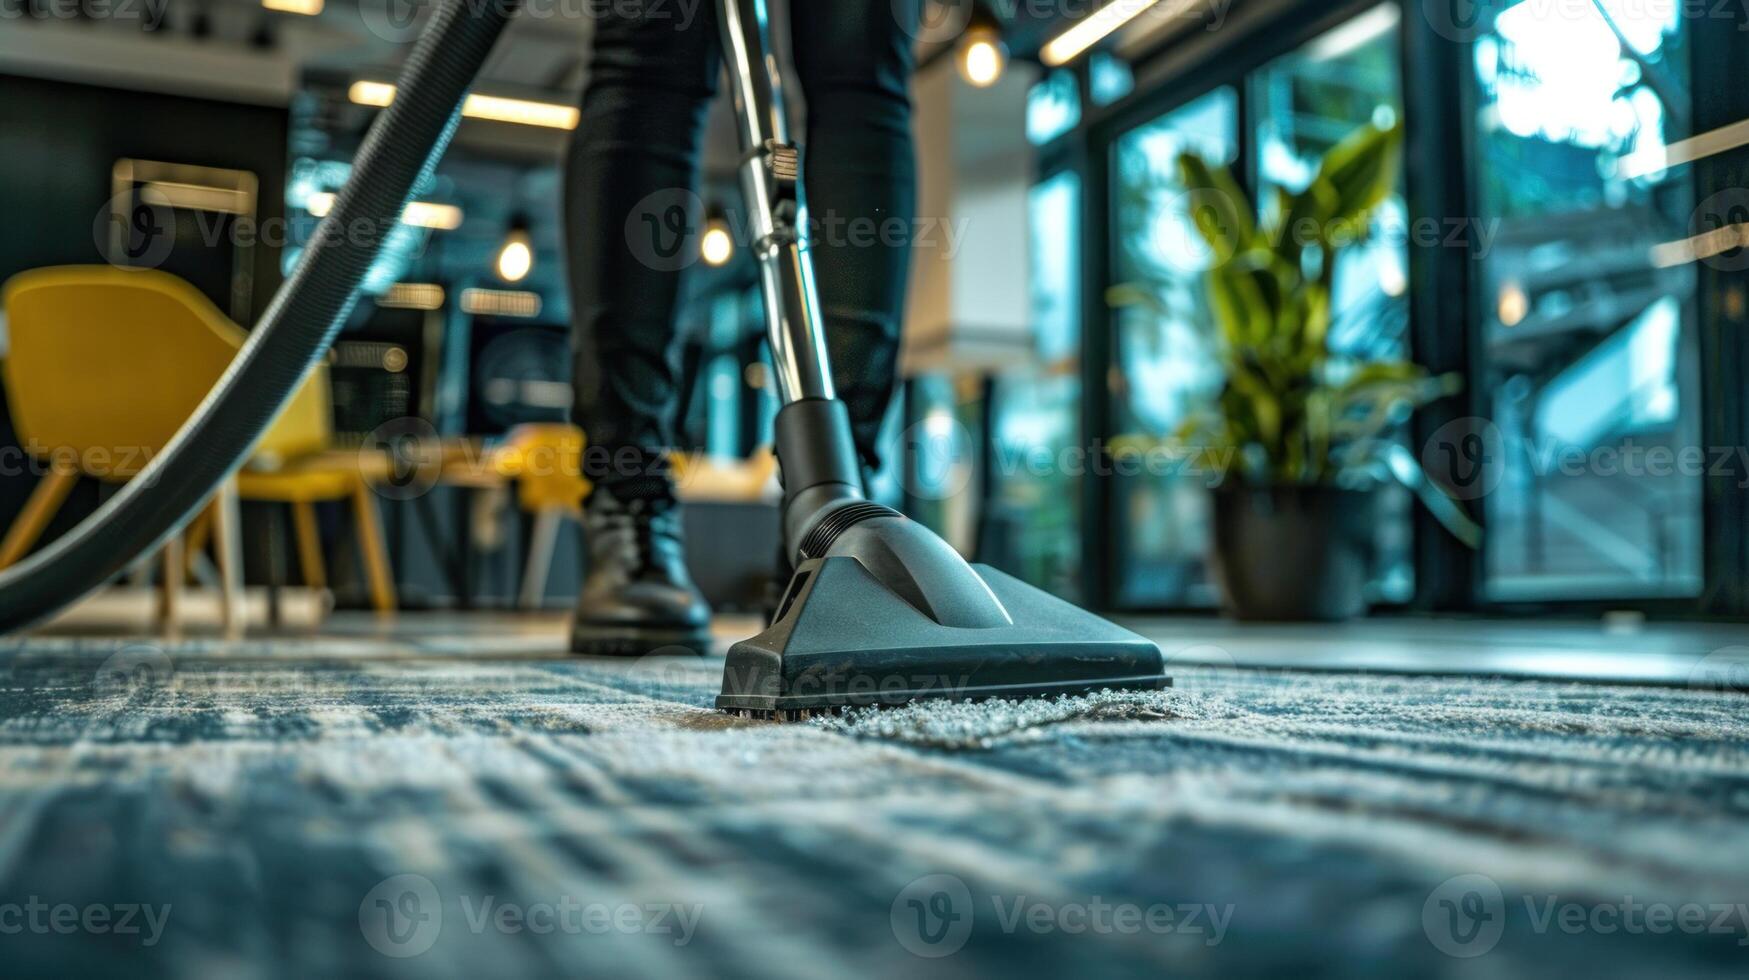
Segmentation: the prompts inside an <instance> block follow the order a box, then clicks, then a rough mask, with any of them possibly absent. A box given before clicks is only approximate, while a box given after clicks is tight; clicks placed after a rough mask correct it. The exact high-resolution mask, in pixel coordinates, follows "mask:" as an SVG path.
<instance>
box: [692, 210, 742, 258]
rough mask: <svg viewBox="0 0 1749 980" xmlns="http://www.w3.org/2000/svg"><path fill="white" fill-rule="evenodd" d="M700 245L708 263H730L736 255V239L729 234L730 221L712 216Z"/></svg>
mask: <svg viewBox="0 0 1749 980" xmlns="http://www.w3.org/2000/svg"><path fill="white" fill-rule="evenodd" d="M698 245H699V251H700V252H702V253H703V254H704V261H705V264H706V265H713V266H722V265H728V264H729V259H731V258H733V257H734V255H735V239H734V237H733V236H731V235H730V234H729V225H728V222H726V221H724V220H723V219H721V218H712V219H711V221H710V224H708V225H706V226H705V229H704V237H703V238H702V239H700V240H699V243H698Z"/></svg>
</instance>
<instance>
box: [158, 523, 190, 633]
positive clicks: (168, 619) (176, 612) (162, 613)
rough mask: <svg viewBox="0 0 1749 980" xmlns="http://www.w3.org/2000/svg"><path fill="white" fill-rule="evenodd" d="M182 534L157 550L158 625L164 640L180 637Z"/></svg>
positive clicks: (183, 567)
mask: <svg viewBox="0 0 1749 980" xmlns="http://www.w3.org/2000/svg"><path fill="white" fill-rule="evenodd" d="M186 569H187V566H186V565H185V564H184V562H183V557H182V535H180V534H179V535H177V536H175V537H173V538H171V539H170V540H168V541H166V542H164V547H163V548H161V549H159V551H158V589H159V593H158V626H159V628H160V629H161V630H162V631H163V633H164V638H165V639H166V640H177V639H181V637H182V576H183V573H184V571H185V570H186Z"/></svg>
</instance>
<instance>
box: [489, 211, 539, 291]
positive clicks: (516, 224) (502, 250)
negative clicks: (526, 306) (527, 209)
mask: <svg viewBox="0 0 1749 980" xmlns="http://www.w3.org/2000/svg"><path fill="white" fill-rule="evenodd" d="M496 265H497V267H498V278H500V279H502V280H504V281H505V282H521V281H522V280H524V279H527V278H528V274H529V272H530V271H531V270H532V269H534V245H533V243H532V242H531V241H530V240H529V237H528V219H527V218H524V217H521V216H517V217H514V218H511V219H510V229H509V232H508V234H506V235H505V236H504V244H503V245H501V246H499V248H498V260H497V263H496Z"/></svg>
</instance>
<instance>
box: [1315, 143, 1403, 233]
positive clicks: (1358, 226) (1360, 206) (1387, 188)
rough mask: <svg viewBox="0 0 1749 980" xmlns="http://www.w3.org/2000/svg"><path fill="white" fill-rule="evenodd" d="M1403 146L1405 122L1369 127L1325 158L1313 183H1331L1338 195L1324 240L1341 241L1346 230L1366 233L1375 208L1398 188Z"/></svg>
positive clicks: (1334, 149)
mask: <svg viewBox="0 0 1749 980" xmlns="http://www.w3.org/2000/svg"><path fill="white" fill-rule="evenodd" d="M1402 146H1403V127H1402V124H1401V123H1397V124H1393V125H1392V126H1391V127H1390V128H1389V129H1380V128H1379V127H1377V126H1372V125H1368V126H1363V127H1361V128H1360V129H1359V130H1357V131H1355V132H1354V133H1352V134H1350V135H1349V136H1348V137H1347V138H1345V139H1343V140H1342V142H1340V143H1338V144H1336V145H1335V146H1334V147H1332V148H1331V149H1330V152H1329V153H1328V154H1326V155H1325V157H1324V162H1323V165H1322V166H1321V167H1319V169H1318V176H1317V178H1316V179H1314V181H1313V184H1314V185H1316V184H1319V183H1323V182H1328V183H1329V185H1330V187H1331V189H1332V190H1333V191H1334V193H1335V195H1336V203H1335V206H1334V208H1332V210H1331V211H1330V213H1329V215H1328V222H1329V224H1328V225H1327V226H1326V228H1325V230H1324V233H1323V234H1322V236H1321V237H1322V239H1323V240H1324V241H1326V242H1329V241H1331V240H1338V241H1339V240H1340V235H1339V234H1338V233H1339V232H1342V231H1344V230H1345V229H1347V230H1348V231H1350V232H1351V233H1355V234H1358V233H1360V232H1363V231H1364V230H1365V225H1366V223H1367V220H1368V219H1369V218H1370V216H1371V214H1372V211H1373V209H1374V208H1376V207H1378V206H1379V203H1380V202H1382V201H1384V199H1385V198H1387V197H1389V196H1390V194H1391V192H1392V191H1393V190H1395V189H1396V186H1397V174H1398V171H1399V169H1400V165H1401V158H1402Z"/></svg>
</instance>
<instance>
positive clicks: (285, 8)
mask: <svg viewBox="0 0 1749 980" xmlns="http://www.w3.org/2000/svg"><path fill="white" fill-rule="evenodd" d="M261 6H262V7H263V8H265V9H267V10H277V11H279V12H280V13H282V14H303V15H304V16H305V17H314V16H316V15H317V14H319V13H321V12H322V0H261Z"/></svg>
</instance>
